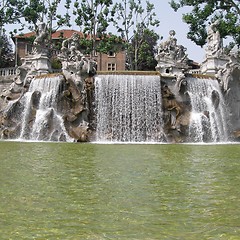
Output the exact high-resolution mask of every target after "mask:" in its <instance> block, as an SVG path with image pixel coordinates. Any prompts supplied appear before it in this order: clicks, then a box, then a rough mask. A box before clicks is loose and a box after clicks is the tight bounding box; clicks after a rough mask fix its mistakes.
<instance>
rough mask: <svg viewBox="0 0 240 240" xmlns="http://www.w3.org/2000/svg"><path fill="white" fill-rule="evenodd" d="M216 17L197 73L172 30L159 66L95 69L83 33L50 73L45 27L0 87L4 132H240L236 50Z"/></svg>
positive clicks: (159, 138)
mask: <svg viewBox="0 0 240 240" xmlns="http://www.w3.org/2000/svg"><path fill="white" fill-rule="evenodd" d="M217 24H218V22H215V23H213V24H212V25H210V27H209V31H208V44H207V49H206V58H205V60H204V61H203V63H202V64H201V67H200V69H198V70H197V71H198V72H197V73H194V71H193V70H191V69H190V66H189V64H188V62H189V59H188V56H187V53H186V50H187V49H186V48H185V47H184V46H182V45H178V44H177V39H176V38H175V31H173V30H171V31H170V32H169V38H168V39H167V40H166V41H163V42H161V43H160V45H159V47H158V53H157V55H156V60H157V62H158V64H157V66H156V72H124V73H121V74H117V73H116V72H111V73H98V74H96V63H95V62H94V61H93V60H91V59H88V58H86V57H85V56H84V55H83V54H82V53H81V46H80V45H79V35H77V34H73V35H72V37H71V38H69V39H66V40H64V41H63V43H62V48H61V53H60V54H59V59H60V60H61V62H62V72H61V73H52V69H51V67H50V62H49V53H48V51H47V50H46V49H47V48H46V46H45V44H46V39H47V29H46V25H45V24H44V23H42V24H40V25H39V29H38V32H37V37H36V39H35V41H34V51H33V53H32V54H31V55H29V56H27V57H26V58H25V59H23V64H22V65H21V66H20V67H18V69H17V72H18V76H17V77H16V78H15V79H14V81H13V83H12V84H11V86H10V87H9V88H6V89H5V90H4V91H3V92H2V94H1V112H0V121H1V126H0V134H1V137H2V139H21V140H37V141H78V142H86V141H100V142H101V141H108V142H109V141H110V142H174V143H181V142H222V141H229V140H239V139H240V122H239V120H238V119H239V116H240V104H239V102H240V97H239V96H240V95H239V94H238V93H239V92H240V79H239V78H240V58H239V52H237V51H234V50H232V51H231V52H230V54H226V53H224V51H223V47H222V44H221V39H220V37H219V32H218V31H217V30H216V25H217Z"/></svg>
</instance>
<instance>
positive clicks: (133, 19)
mask: <svg viewBox="0 0 240 240" xmlns="http://www.w3.org/2000/svg"><path fill="white" fill-rule="evenodd" d="M144 6H146V7H145V8H144ZM112 14H114V16H115V17H114V20H113V23H114V26H115V27H116V29H117V31H118V32H119V33H120V34H121V36H122V38H123V39H125V41H126V52H127V64H128V66H129V69H130V70H137V66H138V64H137V63H136V61H137V60H136V57H138V55H137V54H136V52H138V49H137V48H138V46H140V45H141V44H140V43H138V44H137V40H138V41H141V40H140V38H137V33H138V31H139V29H140V28H142V29H150V27H153V26H155V27H158V26H159V23H160V22H159V20H158V19H157V18H156V13H155V12H154V5H153V4H151V3H150V2H149V1H146V2H143V1H142V0H123V1H122V2H119V3H116V4H115V5H114V7H113V10H112ZM134 37H135V40H134V41H132V39H133V38H134ZM131 41H132V42H131ZM133 42H134V46H133V45H132V44H133ZM133 51H134V52H135V54H132V53H133Z"/></svg>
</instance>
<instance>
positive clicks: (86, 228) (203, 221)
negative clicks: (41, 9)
mask: <svg viewBox="0 0 240 240" xmlns="http://www.w3.org/2000/svg"><path fill="white" fill-rule="evenodd" d="M238 150H239V145H214V146H205V145H203V146H194V145H193V146H192V145H133V144H132V145H121V144H119V145H99V144H97V145H96V144H70V143H16V142H14V143H7V142H1V143H0V159H1V169H0V181H1V189H0V200H1V201H0V209H1V220H0V226H1V227H0V236H1V237H2V239H10V238H12V239H131V240H132V239H138V240H139V239H149V240H150V239H194V240H196V239H199V240H200V239H209V238H213V239H230V238H231V237H232V238H233V239H234V238H235V239H237V237H238V236H239V234H240V229H239V223H240V219H239V216H240V212H239V210H238V209H239V208H238V206H239V201H238V199H239V197H240V193H239V189H240V188H239V174H238V173H239V170H240V163H239V160H238V156H239V152H238Z"/></svg>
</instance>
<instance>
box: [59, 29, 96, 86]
mask: <svg viewBox="0 0 240 240" xmlns="http://www.w3.org/2000/svg"><path fill="white" fill-rule="evenodd" d="M80 48H81V46H80V36H79V34H78V33H73V35H72V36H71V37H70V38H68V39H65V40H64V41H63V42H62V48H61V54H60V55H59V58H60V60H61V62H62V69H63V73H64V75H65V77H66V78H67V79H68V78H69V79H71V80H73V81H74V82H75V83H77V85H79V87H80V90H81V86H82V84H83V81H84V79H82V78H85V77H87V76H88V75H89V74H92V75H94V74H95V73H96V62H95V61H93V60H89V59H87V58H86V57H85V56H84V55H83V53H82V52H81V50H80Z"/></svg>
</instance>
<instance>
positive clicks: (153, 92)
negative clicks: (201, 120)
mask: <svg viewBox="0 0 240 240" xmlns="http://www.w3.org/2000/svg"><path fill="white" fill-rule="evenodd" d="M95 98H96V109H97V127H96V140H97V141H112V142H159V141H162V139H163V137H164V134H163V130H162V109H161V83H160V77H159V76H156V75H155V76H153V75H146V76H140V75H100V76H99V77H96V79H95Z"/></svg>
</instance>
